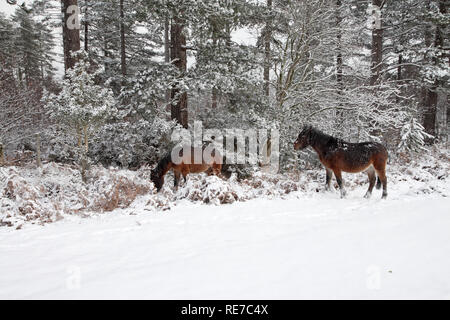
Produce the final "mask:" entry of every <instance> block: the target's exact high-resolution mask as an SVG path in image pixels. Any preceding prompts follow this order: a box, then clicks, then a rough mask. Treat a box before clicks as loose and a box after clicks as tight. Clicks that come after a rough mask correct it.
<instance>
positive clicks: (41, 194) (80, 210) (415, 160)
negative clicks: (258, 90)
mask: <svg viewBox="0 0 450 320" xmlns="http://www.w3.org/2000/svg"><path fill="white" fill-rule="evenodd" d="M394 160H395V163H390V164H388V190H393V189H395V190H396V192H397V193H399V194H400V193H401V196H404V195H412V196H415V195H417V194H431V193H433V194H437V195H440V196H444V197H448V196H449V194H448V191H449V188H448V182H449V179H448V178H449V172H450V153H449V152H448V150H447V149H446V148H443V147H442V146H435V147H433V149H432V150H431V153H427V154H422V155H418V154H409V153H404V154H400V155H399V156H398V157H397V158H395V159H393V160H392V161H394ZM332 181H333V182H332V185H333V186H334V188H335V189H336V190H337V189H338V186H337V184H336V181H335V179H333V180H332ZM344 182H345V186H346V188H347V189H348V191H353V192H360V193H361V197H362V195H363V194H364V193H365V191H366V189H367V187H368V180H367V175H366V174H362V173H360V174H344ZM324 185H325V170H324V169H320V170H319V169H312V170H311V169H309V170H304V171H295V172H294V171H292V172H289V173H284V174H268V173H264V172H259V171H257V172H255V173H254V174H253V175H252V177H250V178H247V179H243V180H238V179H237V176H236V174H232V176H231V177H230V178H229V179H228V180H225V179H223V178H221V177H217V176H207V175H206V174H192V175H189V176H188V178H187V181H186V182H184V181H183V180H182V181H181V182H180V186H179V187H178V189H175V188H174V187H173V178H172V177H171V174H169V175H168V176H167V179H166V182H165V184H164V188H163V190H162V191H161V192H160V193H156V191H155V188H154V186H153V183H152V182H151V181H150V168H149V167H142V168H141V169H139V170H137V171H131V170H123V169H116V168H109V169H106V168H103V167H101V166H94V167H93V168H92V170H91V173H90V176H89V181H88V183H87V184H84V183H83V182H82V180H81V175H80V172H79V171H78V170H77V167H76V166H73V165H68V164H56V163H48V164H45V165H44V167H43V168H42V169H38V168H36V167H34V166H31V165H28V166H25V167H13V166H11V167H4V168H1V167H0V196H1V199H0V226H11V227H16V228H19V229H20V228H21V227H22V226H23V225H24V224H25V223H27V224H28V223H32V224H46V223H51V222H55V221H58V220H61V219H63V218H64V217H68V216H71V215H78V216H81V217H89V216H91V215H96V214H99V213H105V212H116V213H118V212H120V211H118V210H120V209H125V211H124V212H125V213H129V214H133V213H134V211H140V212H142V211H144V212H145V211H149V212H158V211H165V210H169V209H170V208H171V207H173V206H175V205H177V204H180V203H181V202H182V201H188V202H192V203H201V204H209V205H223V204H230V203H233V202H236V201H247V200H250V199H256V198H268V199H273V198H285V197H287V196H289V195H292V196H294V197H298V198H302V197H305V196H311V195H313V194H316V193H319V192H323V190H324ZM336 194H337V191H336ZM330 196H331V195H330ZM376 196H377V194H374V195H373V197H376Z"/></svg>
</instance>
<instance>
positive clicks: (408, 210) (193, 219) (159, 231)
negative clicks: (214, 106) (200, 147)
mask: <svg viewBox="0 0 450 320" xmlns="http://www.w3.org/2000/svg"><path fill="white" fill-rule="evenodd" d="M443 150H444V152H441V151H439V149H437V150H436V151H435V152H434V153H433V154H421V155H417V157H414V158H398V159H397V162H396V163H391V164H390V165H389V166H388V192H389V196H388V199H387V200H381V199H380V198H381V191H380V190H374V193H373V196H372V198H371V199H369V200H367V199H364V198H363V195H364V194H365V192H366V189H367V184H368V183H367V176H365V175H363V174H357V175H351V174H346V175H344V179H345V184H346V186H347V190H348V196H347V198H345V199H340V198H339V192H338V191H337V190H333V191H330V192H324V191H323V189H324V171H323V170H320V171H318V170H304V171H301V172H297V173H295V172H292V173H289V174H284V175H282V174H278V175H267V174H263V173H260V172H259V173H255V174H254V175H253V177H252V178H250V179H248V180H243V181H237V180H236V179H235V177H232V178H231V179H230V180H227V181H225V180H221V179H219V178H217V177H214V176H213V177H206V176H200V175H192V176H189V178H188V182H187V183H186V184H184V185H183V186H181V187H180V188H179V189H178V190H177V191H173V188H171V182H170V179H168V181H166V186H165V189H164V190H163V192H161V193H160V194H155V192H154V188H153V185H152V183H151V182H149V179H148V176H149V170H148V168H147V169H146V168H143V169H142V170H138V171H128V170H119V169H111V168H110V169H105V168H101V167H96V168H93V170H92V173H91V180H90V182H89V183H88V184H82V183H81V178H80V176H79V172H78V171H77V170H76V169H75V168H73V167H71V166H68V165H61V164H55V163H48V164H45V165H44V167H43V168H42V169H36V167H33V165H30V166H26V167H4V168H0V298H6V299H15V298H31V299H44V298H64V299H66V298H67V299H72V298H152V299H281V298H284V299H299V298H326V299H334V298H361V299H366V298H374V299H397V298H398V299H400V298H406V299H410V298H425V299H432V298H433V299H434V298H436V299H450V178H449V173H450V161H449V152H448V150H447V149H443ZM334 185H335V186H336V184H335V183H334Z"/></svg>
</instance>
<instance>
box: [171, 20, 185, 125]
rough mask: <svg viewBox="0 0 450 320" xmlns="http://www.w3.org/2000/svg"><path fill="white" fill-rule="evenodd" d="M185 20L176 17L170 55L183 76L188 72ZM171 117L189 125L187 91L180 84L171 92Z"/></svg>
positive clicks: (172, 31) (173, 22) (173, 23)
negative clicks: (184, 31) (184, 30)
mask: <svg viewBox="0 0 450 320" xmlns="http://www.w3.org/2000/svg"><path fill="white" fill-rule="evenodd" d="M183 29H184V22H183V21H182V20H181V19H180V18H178V17H174V18H173V20H172V25H171V30H170V42H171V52H170V56H171V59H172V62H173V64H174V65H175V66H176V67H177V68H178V70H179V71H180V74H181V76H183V75H184V74H185V73H186V66H187V57H186V36H185V35H184V33H183ZM170 95H171V99H172V105H171V118H172V119H174V120H176V121H177V122H178V123H179V124H180V125H182V126H183V127H184V128H187V127H188V112H187V111H188V110H187V92H181V88H180V85H179V84H176V85H175V86H174V87H172V90H171V92H170Z"/></svg>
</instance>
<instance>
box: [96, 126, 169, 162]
mask: <svg viewBox="0 0 450 320" xmlns="http://www.w3.org/2000/svg"><path fill="white" fill-rule="evenodd" d="M174 125H175V123H174V122H173V121H166V120H164V119H160V118H155V119H154V121H153V123H150V122H148V121H145V120H139V121H136V122H125V121H122V122H117V123H111V124H107V125H105V126H103V127H102V129H101V130H99V132H98V133H97V134H96V135H95V136H94V138H93V141H92V144H91V148H90V153H89V154H90V158H91V159H92V160H93V161H95V162H99V163H102V164H103V165H119V166H122V167H125V168H127V167H131V168H137V167H140V166H141V165H143V164H146V163H148V164H154V163H157V162H158V160H159V157H160V156H161V154H163V153H165V152H167V150H169V145H170V133H171V131H172V129H173V127H174Z"/></svg>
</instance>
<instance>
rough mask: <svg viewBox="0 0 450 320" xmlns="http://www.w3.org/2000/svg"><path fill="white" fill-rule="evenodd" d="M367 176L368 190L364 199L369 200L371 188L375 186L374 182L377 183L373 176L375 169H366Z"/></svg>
mask: <svg viewBox="0 0 450 320" xmlns="http://www.w3.org/2000/svg"><path fill="white" fill-rule="evenodd" d="M367 176H368V177H369V190H367V192H366V195H365V196H364V198H367V199H369V198H370V196H371V195H372V190H373V187H374V186H375V182H376V181H377V177H376V175H375V169H374V168H373V167H372V166H371V167H369V169H367Z"/></svg>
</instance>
